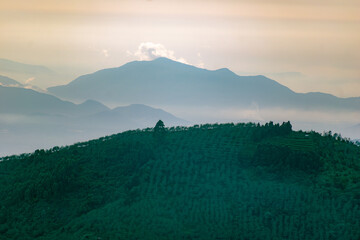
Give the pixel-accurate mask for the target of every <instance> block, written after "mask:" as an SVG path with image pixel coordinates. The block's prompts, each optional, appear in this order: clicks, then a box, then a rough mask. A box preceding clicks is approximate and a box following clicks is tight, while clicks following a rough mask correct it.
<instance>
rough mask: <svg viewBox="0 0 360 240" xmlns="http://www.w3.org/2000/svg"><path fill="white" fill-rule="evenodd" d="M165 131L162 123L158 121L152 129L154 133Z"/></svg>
mask: <svg viewBox="0 0 360 240" xmlns="http://www.w3.org/2000/svg"><path fill="white" fill-rule="evenodd" d="M164 131H165V124H164V122H163V121H161V120H159V121H158V122H157V123H156V125H155V128H154V132H164Z"/></svg>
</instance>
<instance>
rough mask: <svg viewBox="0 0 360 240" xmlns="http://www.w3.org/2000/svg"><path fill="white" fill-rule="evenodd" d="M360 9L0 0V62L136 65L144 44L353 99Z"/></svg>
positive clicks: (161, 0)
mask: <svg viewBox="0 0 360 240" xmlns="http://www.w3.org/2000/svg"><path fill="white" fill-rule="evenodd" d="M359 12H360V3H359V2H358V1H355V0H349V1H346V2H345V3H344V2H343V1H340V0H329V1H325V0H320V1H317V2H316V3H314V2H313V1H307V0H305V1H300V0H293V1H285V0H275V1H272V3H271V4H270V3H268V1H261V0H255V1H250V0H244V1H235V0H225V1H218V0H210V1H203V0H202V1H189V0H185V1H178V0H174V1H165V0H152V1H146V0H138V1H124V0H122V1H115V0H106V1H99V0H92V1H87V0H76V1H70V0H64V1H61V2H58V1H45V0H29V1H25V2H24V1H20V0H13V1H7V2H5V1H4V2H1V3H0V29H1V30H2V32H5V33H6V34H2V36H1V38H0V52H1V56H0V58H7V59H10V60H15V61H19V62H25V63H30V64H40V65H45V66H49V67H51V68H54V69H57V68H66V69H68V70H69V71H74V72H75V73H78V72H82V73H85V72H87V71H94V70H98V69H101V68H106V67H114V66H120V65H122V64H124V63H126V62H129V61H132V60H135V59H140V55H139V54H138V55H135V54H134V53H135V52H136V51H138V48H139V46H140V45H141V43H146V42H151V43H153V44H161V45H163V46H166V50H164V51H166V54H169V55H166V54H165V53H164V54H165V55H164V56H172V57H170V58H172V59H175V60H180V61H183V62H188V63H190V64H192V65H195V66H203V67H205V68H208V69H218V68H222V67H227V68H229V69H231V70H232V71H234V72H237V73H241V72H249V73H254V74H256V73H258V74H266V73H269V74H270V75H271V74H273V73H283V72H301V73H302V74H303V75H304V76H307V77H306V78H305V77H304V78H299V79H296V78H291V77H288V78H286V77H284V78H279V79H275V80H278V81H279V82H280V83H282V84H284V85H286V86H288V87H290V88H292V89H293V90H295V91H300V92H306V91H324V92H330V93H333V94H335V95H338V96H360V66H359V65H360V55H359V54H358V53H359V52H360V46H359V44H358V43H359V42H360V31H358V30H359V29H360V15H359V14H358V13H359ZM129 52H130V53H132V54H128V53H129ZM171 52H173V54H172V55H171ZM174 53H175V54H174ZM79 69H81V71H80V70H79Z"/></svg>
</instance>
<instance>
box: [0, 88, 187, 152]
mask: <svg viewBox="0 0 360 240" xmlns="http://www.w3.org/2000/svg"><path fill="white" fill-rule="evenodd" d="M159 119H162V120H163V121H164V122H165V124H166V125H167V126H175V125H186V124H188V122H187V121H185V120H183V119H180V118H177V117H175V116H174V115H172V114H170V113H168V112H165V111H163V110H161V109H156V108H152V107H149V106H146V105H140V104H134V105H129V106H124V107H117V108H115V109H110V108H108V107H107V106H105V105H103V104H102V103H100V102H97V101H94V100H87V101H85V102H83V103H81V104H74V103H72V102H68V101H63V100H60V99H58V98H57V97H55V96H53V95H49V94H45V93H40V92H37V91H34V90H31V89H26V88H22V87H5V86H0V156H4V155H8V154H14V153H22V152H30V151H34V150H35V149H37V148H48V147H51V146H54V145H60V146H61V145H67V144H72V143H75V142H78V141H84V140H89V139H92V138H98V137H101V136H104V135H108V134H112V133H114V132H121V131H125V130H129V129H137V128H144V127H148V126H154V125H155V124H156V122H157V121H158V120H159Z"/></svg>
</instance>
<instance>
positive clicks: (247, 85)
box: [48, 57, 360, 111]
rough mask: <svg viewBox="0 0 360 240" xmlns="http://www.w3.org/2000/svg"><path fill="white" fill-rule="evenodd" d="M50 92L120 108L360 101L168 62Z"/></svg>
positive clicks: (127, 68) (339, 105) (347, 106)
mask: <svg viewBox="0 0 360 240" xmlns="http://www.w3.org/2000/svg"><path fill="white" fill-rule="evenodd" d="M48 91H49V92H50V93H52V94H54V95H56V96H58V97H61V98H63V99H68V100H73V101H84V100H86V99H89V98H92V99H94V100H98V101H101V102H104V103H116V104H129V103H147V104H151V105H167V106H199V107H204V106H213V107H219V108H221V107H240V108H241V107H249V106H251V105H252V104H256V105H257V106H258V107H259V108H260V109H263V108H283V109H301V110H342V111H343V110H349V111H354V110H355V111H359V110H360V98H358V97H356V98H338V97H336V96H333V95H330V94H325V93H319V92H311V93H296V92H294V91H292V90H290V89H289V88H287V87H285V86H283V85H281V84H279V83H277V82H276V81H274V80H272V79H269V78H267V77H265V76H261V75H259V76H238V75H236V74H235V73H234V72H232V71H230V70H229V69H227V68H223V69H218V70H214V71H211V70H206V69H202V68H197V67H194V66H191V65H187V64H183V63H179V62H176V61H173V60H170V59H167V58H163V57H161V58H157V59H155V60H153V61H134V62H130V63H127V64H125V65H123V66H121V67H118V68H109V69H103V70H100V71H97V72H95V73H92V74H87V75H83V76H80V77H78V78H76V79H75V80H74V81H72V82H70V83H69V84H67V85H62V86H56V87H50V88H48Z"/></svg>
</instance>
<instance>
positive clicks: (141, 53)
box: [129, 42, 187, 63]
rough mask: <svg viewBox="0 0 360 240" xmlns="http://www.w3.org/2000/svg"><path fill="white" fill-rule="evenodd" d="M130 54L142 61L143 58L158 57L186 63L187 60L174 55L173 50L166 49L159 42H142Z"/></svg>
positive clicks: (151, 58) (147, 59)
mask: <svg viewBox="0 0 360 240" xmlns="http://www.w3.org/2000/svg"><path fill="white" fill-rule="evenodd" d="M129 53H130V52H129ZM130 54H131V53H130ZM131 55H134V56H135V57H137V58H138V59H139V60H142V61H143V60H146V61H149V60H153V59H155V58H158V57H166V58H169V59H172V60H174V61H178V62H181V63H187V61H186V60H185V59H184V58H177V57H175V53H174V51H172V50H169V49H167V48H166V47H165V46H164V45H162V44H160V43H153V42H143V43H141V44H140V45H139V47H138V49H137V51H136V52H135V53H133V54H131Z"/></svg>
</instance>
